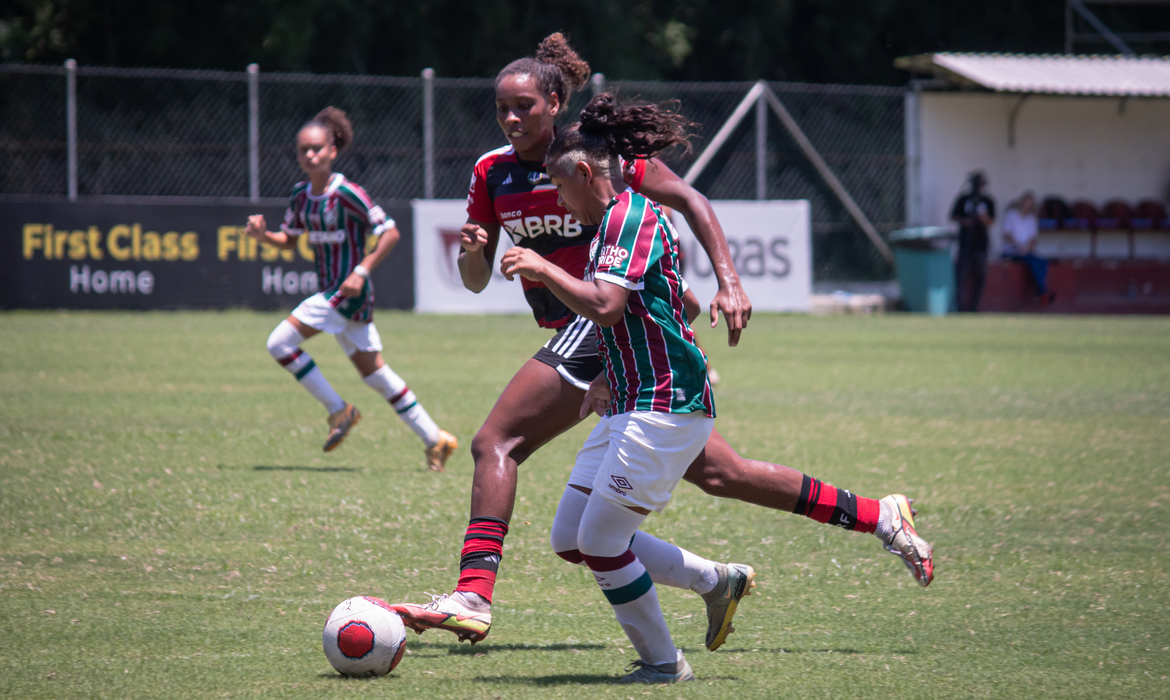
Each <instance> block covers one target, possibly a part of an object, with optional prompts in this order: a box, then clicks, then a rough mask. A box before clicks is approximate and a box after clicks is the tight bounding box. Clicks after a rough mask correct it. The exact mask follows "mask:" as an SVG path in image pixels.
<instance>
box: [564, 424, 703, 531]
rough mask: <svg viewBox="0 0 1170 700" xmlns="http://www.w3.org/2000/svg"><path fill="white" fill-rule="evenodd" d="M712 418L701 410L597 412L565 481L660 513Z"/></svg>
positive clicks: (624, 502) (699, 450)
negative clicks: (606, 414) (605, 414)
mask: <svg viewBox="0 0 1170 700" xmlns="http://www.w3.org/2000/svg"><path fill="white" fill-rule="evenodd" d="M714 427H715V419H714V418H708V417H707V416H706V415H705V414H703V412H702V411H697V412H695V413H658V412H654V411H634V412H632V413H619V414H618V415H616V416H611V417H609V418H602V419H601V421H600V422H598V424H597V427H595V428H594V429H593V432H592V433H590V434H589V437H588V439H586V440H585V445H584V447H582V448H581V451H580V452H578V453H577V462H576V464H574V465H573V472H572V473H571V474H570V475H569V485H570V486H583V487H585V488H587V489H592V490H593V493H595V494H599V495H601V496H604V497H606V498H608V499H609V500H611V501H613V502H614V503H617V504H619V505H623V506H630V507H636V508H645V509H647V510H653V511H657V512H659V513H661V512H662V511H663V509H664V508H666V505H667V504H668V503H670V494H671V492H672V491H674V487H675V486H677V485H678V482H679V479H681V478H682V477H683V475H684V474H686V472H687V469H688V468H689V467H690V466H691V463H692V462H694V461H695V457H698V456H699V453H700V452H702V451H703V447H704V446H706V444H707V440H708V439H709V438H710V437H711V430H712V429H713V428H714Z"/></svg>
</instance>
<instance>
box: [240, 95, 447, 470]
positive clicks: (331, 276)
mask: <svg viewBox="0 0 1170 700" xmlns="http://www.w3.org/2000/svg"><path fill="white" fill-rule="evenodd" d="M352 141H353V127H352V126H351V125H350V123H349V119H347V118H346V116H345V112H342V111H341V110H339V109H336V108H334V107H326V108H325V109H324V110H322V111H321V113H320V114H318V115H317V116H316V117H314V118H313V120H312V121H310V122H309V123H307V124H305V125H304V126H303V127H301V130H300V131H299V132H298V133H297V139H296V146H297V163H298V164H299V165H300V166H301V170H303V171H305V174H306V175H308V176H309V179H308V180H306V181H304V182H299V183H297V185H296V186H295V187H293V192H292V196H291V197H290V198H289V204H288V211H286V212H285V215H284V223H283V224H281V227H280V229H281V230H280V231H278V232H272V231H268V226H267V222H265V221H264V217H263V216H261V215H259V214H256V215H253V216H250V217H248V235H249V236H251V237H252V238H255V239H256V240H258V241H262V242H264V243H268V244H270V245H274V246H276V247H278V248H294V247H296V244H297V243H296V240H297V237H298V236H301V235H308V236H309V243H310V244H312V246H313V252H314V254H315V255H316V261H317V280H318V285H319V288H320V289H321V290H322V291H320V292H318V293H316V294H314V295H313V296H311V297H309V298H308V299H305V300H304V301H302V302H301V303H300V305H299V306H297V308H296V309H294V310H293V312H292V315H290V316H289V317H288V318H287V319H285V320H283V321H281V322H280V325H278V326H277V327H276V329H275V330H273V331H272V334H271V335H270V336H268V351H269V352H270V353H271V354H272V357H273V358H274V359H275V360H276V361H277V362H279V363H280V364H281V366H283V367H284V368H285V369H287V370H288V371H289V373H290V374H292V375H293V376H294V377H296V380H297V382H299V383H300V385H301V386H303V387H304V388H305V389H306V390H307V391H308V392H309V393H310V394H312V395H313V398H315V399H317V400H318V401H320V402H321V405H323V406H324V407H325V410H327V411H328V412H329V436H328V438H326V440H325V451H326V452H329V451H330V450H333V449H334V448H336V447H337V446H338V445H340V444H341V442H342V441H343V440H345V436H346V435H347V434H348V433H349V431H350V429H351V428H353V426H354V425H356V424H357V422H358V421H359V420H361V413H360V412H358V410H357V409H356V408H354V406H353V404H350V403H347V402H346V401H344V400H342V398H341V397H340V396H339V395H338V394H337V392H336V391H334V389H333V387H332V386H330V384H329V382H328V381H326V379H325V375H323V374H322V373H321V370H320V369H319V368H318V367H317V365H316V363H314V362H313V359H312V358H311V357H309V355H308V353H306V352H305V351H304V350H301V348H300V344H301V342H302V341H304V340H305V339H306V338H311V337H313V336H314V335H317V334H318V333H320V332H322V331H324V332H326V333H329V334H331V335H333V336H334V337H335V338H336V339H337V342H338V344H339V345H341V349H342V350H344V351H345V354H346V355H347V356H348V357H349V359H350V361H351V362H353V366H354V367H355V368H357V371H358V373H359V374H361V375H362V381H364V382H365V383H366V385H367V386H369V387H370V388H371V389H373V390H374V391H376V392H377V393H378V394H379V395H380V396H381V397H382V398H384V399H386V400H387V401H388V402H390V405H391V406H393V407H394V410H395V411H397V412H398V417H399V418H401V419H402V421H403V422H404V423H406V424H407V425H408V426H409V427H410V429H411V430H413V431H414V432H415V433H416V434H417V435H418V436H419V437H420V438H422V440H423V443H425V445H426V459H427V464H428V466H429V467H430V468H431V469H433V470H435V471H442V470H443V467H444V465H445V464H446V462H447V458H448V457H449V456H450V455H451V452H452V451H454V450H455V448H456V447H457V446H458V445H457V443H456V441H455V436H454V435H451V434H450V433H448V432H447V431H445V430H441V429H439V426H438V425H436V424H435V421H433V420H432V419H431V417H430V415H428V414H427V412H426V409H424V408H423V407H422V405H421V404H419V402H418V400H417V399H416V398H415V396H414V392H412V391H411V390H410V388H409V387H407V386H406V382H405V381H403V380H402V378H401V377H399V376H398V375H397V374H395V373H394V371H393V370H392V369H390V367H389V365H387V364H386V363H385V362H384V361H383V360H382V340H381V338H380V337H379V335H378V329H377V328H375V327H374V285H373V283H372V282H371V281H370V270H372V269H373V268H374V267H376V266H377V265H378V263H380V262H382V260H383V259H384V258H385V257H386V256H387V255H388V254H389V253H390V250H391V249H393V248H394V245H395V244H396V243H398V237H399V234H398V229H397V228H396V227H395V225H394V220H393V219H388V218H386V214H385V213H384V212H383V211H382V208H381V207H379V206H377V205H375V204H374V203H373V202H372V201H371V200H370V198H369V196H368V195H367V194H366V191H365V190H364V189H362V188H361V187H360V186H359V185H357V184H356V183H353V182H350V181H348V180H346V179H345V176H344V175H342V174H341V173H335V172H333V161H334V160H335V159H336V158H337V154H338V153H340V152H341V151H343V150H344V149H345V147H346V146H348V145H349V144H350V143H351V142H352ZM367 235H374V236H379V238H378V243H377V246H376V247H375V248H374V250H373V251H372V252H371V253H370V254H369V255H366V256H365V257H362V251H363V250H364V248H365V243H366V237H367Z"/></svg>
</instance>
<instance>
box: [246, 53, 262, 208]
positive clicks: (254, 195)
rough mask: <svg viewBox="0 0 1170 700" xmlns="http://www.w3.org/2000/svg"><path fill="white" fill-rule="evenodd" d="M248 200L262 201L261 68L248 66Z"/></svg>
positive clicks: (255, 65)
mask: <svg viewBox="0 0 1170 700" xmlns="http://www.w3.org/2000/svg"><path fill="white" fill-rule="evenodd" d="M248 198H249V199H250V200H252V201H253V202H259V201H260V66H259V65H257V64H255V63H250V64H248Z"/></svg>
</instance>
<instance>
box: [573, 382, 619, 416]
mask: <svg viewBox="0 0 1170 700" xmlns="http://www.w3.org/2000/svg"><path fill="white" fill-rule="evenodd" d="M611 398H613V394H612V393H610V391H609V382H608V381H606V379H605V375H604V374H599V375H597V377H596V378H595V379H594V380H593V381H592V382H590V383H589V390H588V391H586V392H585V398H584V399H582V400H581V417H582V418H585V417H586V416H588V415H589V414H590V412H592V413H596V414H597V415H599V416H601V417H602V418H605V414H606V412H607V411H609V401H610V399H611Z"/></svg>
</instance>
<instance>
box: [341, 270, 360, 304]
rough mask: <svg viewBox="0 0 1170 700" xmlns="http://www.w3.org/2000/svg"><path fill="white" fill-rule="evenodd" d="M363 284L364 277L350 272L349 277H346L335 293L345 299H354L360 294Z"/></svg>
mask: <svg viewBox="0 0 1170 700" xmlns="http://www.w3.org/2000/svg"><path fill="white" fill-rule="evenodd" d="M365 284H366V279H365V278H364V277H362V276H361V275H359V274H358V273H356V272H351V273H349V277H346V278H345V281H344V282H342V283H341V288H340V289H338V290H337V293H338V294H340V295H341V296H343V297H346V298H349V297H356V296H357V295H359V294H361V293H362V287H364V286H365Z"/></svg>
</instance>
